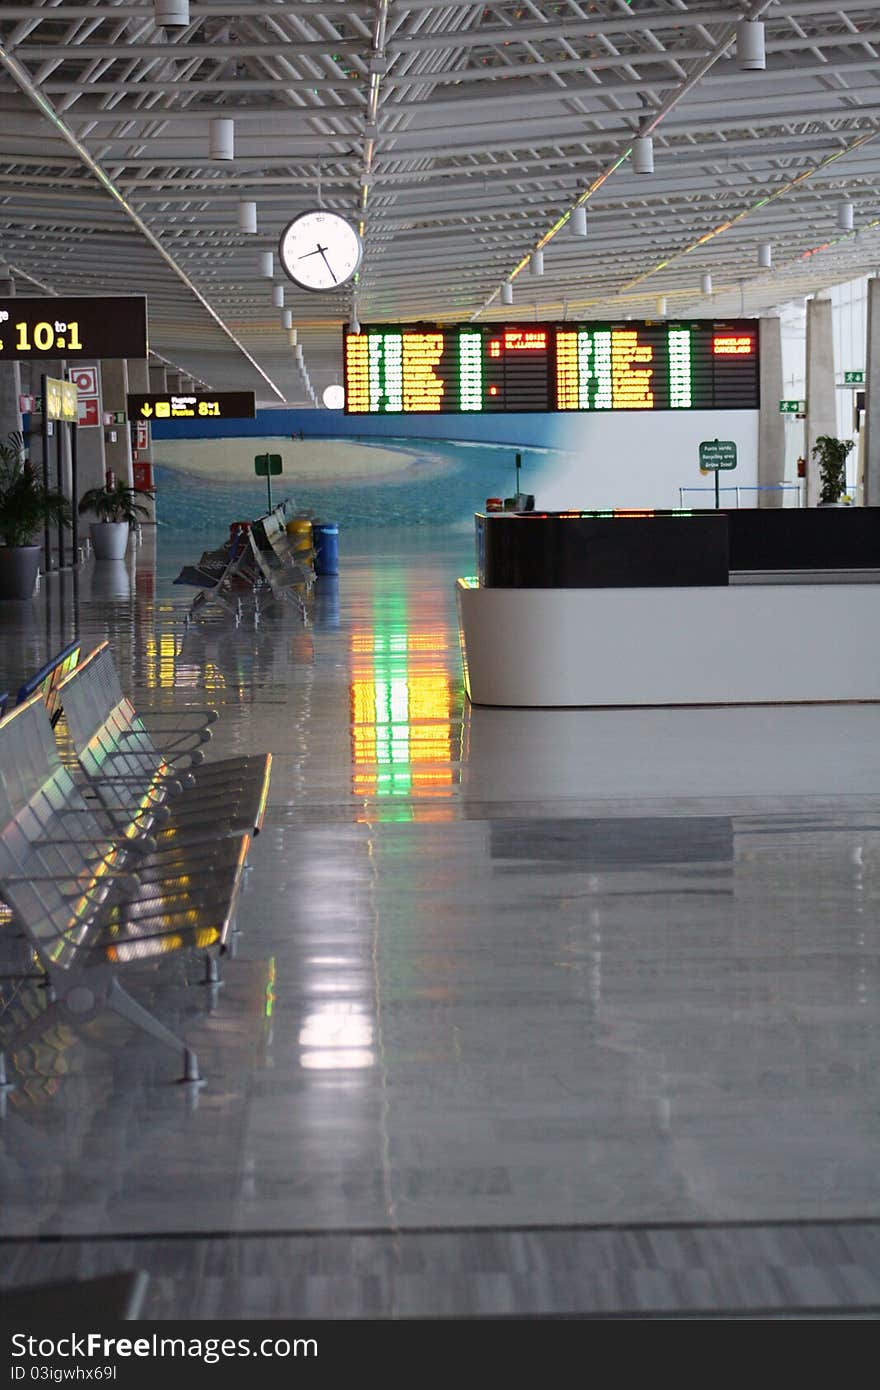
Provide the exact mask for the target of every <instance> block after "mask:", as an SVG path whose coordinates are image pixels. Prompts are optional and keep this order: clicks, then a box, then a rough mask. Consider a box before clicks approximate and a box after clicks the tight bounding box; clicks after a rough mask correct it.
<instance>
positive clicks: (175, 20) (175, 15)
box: [154, 0, 189, 29]
mask: <svg viewBox="0 0 880 1390" xmlns="http://www.w3.org/2000/svg"><path fill="white" fill-rule="evenodd" d="M154 3H155V6H156V23H157V24H158V25H160V26H161V28H163V29H185V28H186V26H187V24H189V0H154Z"/></svg>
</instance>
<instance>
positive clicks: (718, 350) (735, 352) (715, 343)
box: [712, 334, 755, 357]
mask: <svg viewBox="0 0 880 1390" xmlns="http://www.w3.org/2000/svg"><path fill="white" fill-rule="evenodd" d="M754 347H755V340H754V338H752V337H751V336H750V335H749V334H746V335H745V337H733V336H731V337H729V338H713V339H712V351H713V352H714V354H715V356H716V357H748V356H749V354H750V353H751V352H753V351H754Z"/></svg>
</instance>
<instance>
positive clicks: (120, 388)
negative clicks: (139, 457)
mask: <svg viewBox="0 0 880 1390" xmlns="http://www.w3.org/2000/svg"><path fill="white" fill-rule="evenodd" d="M101 394H102V396H103V397H104V410H105V411H110V412H111V413H112V412H116V411H122V412H123V413H125V410H126V400H125V398H126V396H127V394H128V365H127V363H125V362H123V361H122V360H121V359H117V358H105V359H104V361H103V362H102V363H101ZM111 434H115V435H116V438H115V439H111V438H110V437H109V436H110V435H111ZM104 450H105V454H106V459H107V467H108V468H112V469H113V472H114V473H115V474H116V478H117V480H118V481H120V482H123V483H126V484H127V485H128V486H129V487H131V484H132V481H133V474H132V471H131V438H130V436H129V431H128V423H127V416H126V420H125V422H123V423H122V424H119V425H108V426H107V428H106V432H105V436H104Z"/></svg>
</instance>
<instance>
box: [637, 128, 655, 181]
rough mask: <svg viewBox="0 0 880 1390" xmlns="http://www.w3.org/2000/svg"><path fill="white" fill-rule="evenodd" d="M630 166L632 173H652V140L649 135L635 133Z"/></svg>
mask: <svg viewBox="0 0 880 1390" xmlns="http://www.w3.org/2000/svg"><path fill="white" fill-rule="evenodd" d="M632 167H633V173H634V174H653V172H654V141H653V139H652V138H651V136H650V135H637V136H636V138H635V140H633V149H632Z"/></svg>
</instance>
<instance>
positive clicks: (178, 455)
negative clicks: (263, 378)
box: [156, 437, 455, 487]
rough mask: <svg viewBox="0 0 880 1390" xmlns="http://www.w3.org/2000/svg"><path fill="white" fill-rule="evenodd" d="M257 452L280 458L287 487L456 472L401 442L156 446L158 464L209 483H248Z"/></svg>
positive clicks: (179, 443) (198, 442) (181, 443)
mask: <svg viewBox="0 0 880 1390" xmlns="http://www.w3.org/2000/svg"><path fill="white" fill-rule="evenodd" d="M256 454H280V455H281V459H282V467H283V470H284V473H283V476H284V480H285V484H286V485H290V486H292V487H296V486H297V485H298V484H316V485H319V486H324V487H327V486H334V485H336V486H345V485H346V484H357V483H371V484H374V485H377V484H380V485H382V486H388V485H389V484H395V483H399V484H406V483H411V482H412V481H414V479H416V478H417V477H419V476H421V475H422V474H424V473H425V472H426V471H430V473H431V476H432V477H437V476H438V475H440V474H443V473H445V472H447V471H451V470H453V469H454V468H455V464H454V462H453V461H452V460H450V459H444V458H443V457H442V456H441V455H440V454H439V453H431V452H430V451H427V452H425V453H422V452H421V451H420V450H419V449H418V448H415V449H414V448H413V447H412V445H411V444H410V445H409V446H407V445H404V444H401V445H400V446H399V447H396V446H395V445H393V444H388V443H385V442H383V443H381V444H373V443H372V442H369V441H367V440H361V439H358V440H344V439H306V440H299V439H297V440H291V439H278V438H277V437H276V438H273V437H264V438H260V437H255V438H249V439H222V440H215V439H191V440H186V441H185V442H184V441H183V440H174V441H167V442H157V444H156V462H157V463H159V464H165V465H166V466H168V467H172V468H174V469H175V470H176V471H178V472H181V473H186V474H188V475H189V477H190V478H193V479H203V480H204V481H206V482H211V483H248V482H250V481H251V479H252V478H253V471H254V456H255V455H256Z"/></svg>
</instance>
